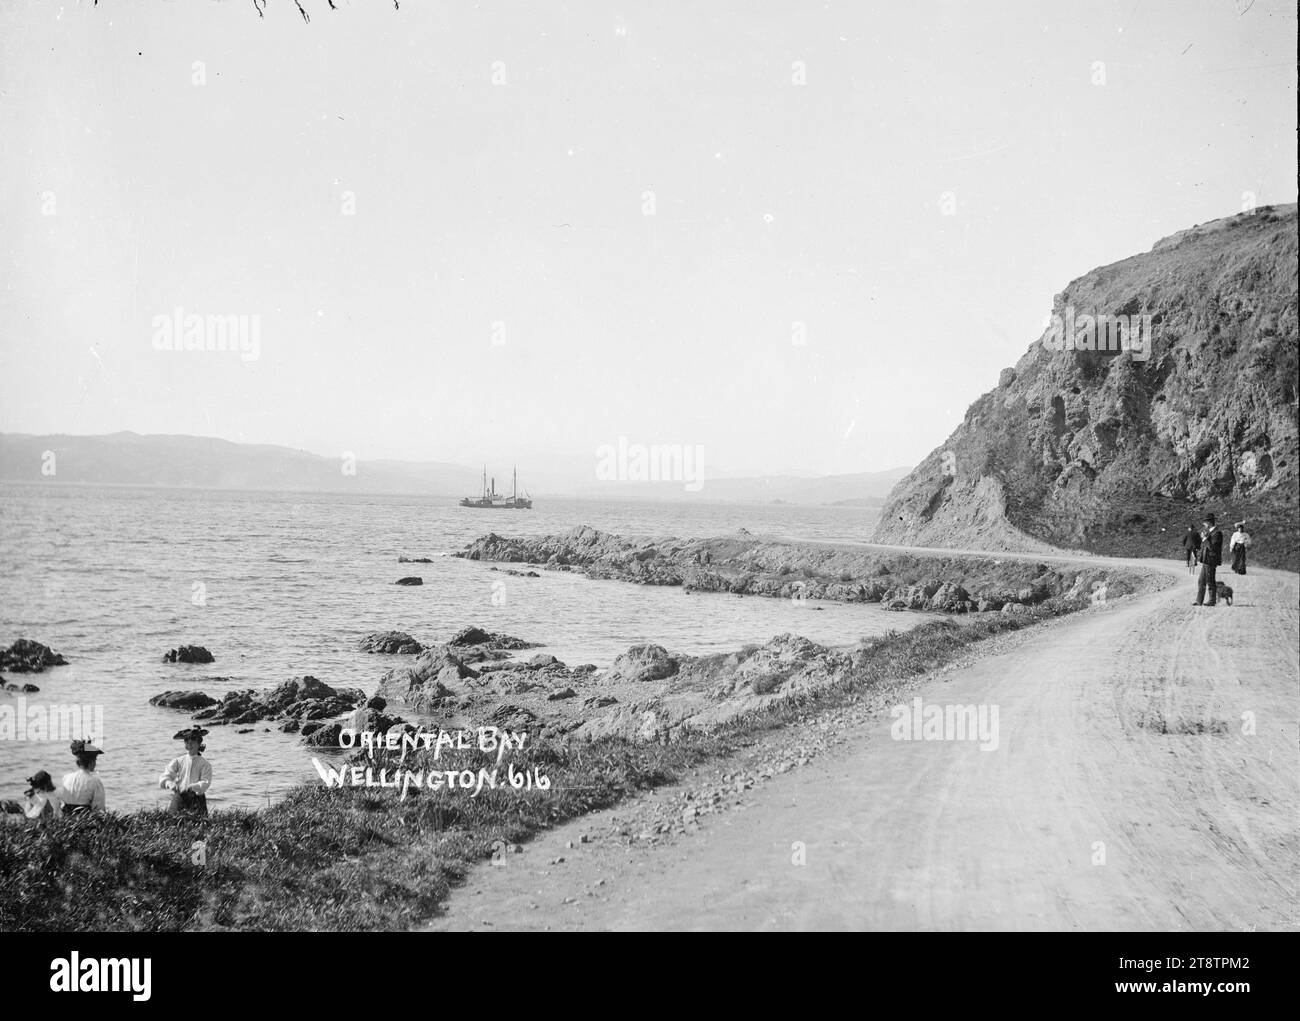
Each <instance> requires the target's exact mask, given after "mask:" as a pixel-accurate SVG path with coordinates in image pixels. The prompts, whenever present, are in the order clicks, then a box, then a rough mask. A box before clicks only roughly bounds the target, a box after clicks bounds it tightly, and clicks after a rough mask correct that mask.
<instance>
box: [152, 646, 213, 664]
mask: <svg viewBox="0 0 1300 1021" xmlns="http://www.w3.org/2000/svg"><path fill="white" fill-rule="evenodd" d="M163 662H164V663H211V662H213V658H212V653H210V652H208V650H207V649H205V648H204V647H203V646H202V645H182V646H181V647H180V648H179V649H172V650H171V651H170V652H165V653H163Z"/></svg>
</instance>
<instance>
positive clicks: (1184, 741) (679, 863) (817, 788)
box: [433, 558, 1300, 931]
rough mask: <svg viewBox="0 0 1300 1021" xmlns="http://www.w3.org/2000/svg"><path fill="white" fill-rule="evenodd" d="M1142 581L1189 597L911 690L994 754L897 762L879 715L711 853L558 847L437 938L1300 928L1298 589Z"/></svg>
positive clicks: (930, 746)
mask: <svg viewBox="0 0 1300 1021" xmlns="http://www.w3.org/2000/svg"><path fill="white" fill-rule="evenodd" d="M1101 559H1102V558H1094V559H1092V561H1091V562H1092V563H1097V562H1098V561H1099V560H1101ZM1124 563H1129V564H1134V565H1136V564H1145V565H1148V566H1151V567H1153V568H1155V569H1157V570H1160V571H1165V572H1169V573H1172V574H1175V575H1176V576H1177V577H1178V578H1179V581H1180V584H1176V585H1174V586H1173V587H1171V588H1168V589H1165V590H1163V591H1160V592H1157V593H1155V594H1152V595H1147V596H1143V597H1140V598H1134V599H1129V600H1120V601H1117V602H1115V603H1113V604H1111V605H1109V606H1106V607H1104V608H1101V609H1099V610H1090V611H1087V612H1085V613H1082V614H1077V615H1074V616H1072V617H1070V618H1066V619H1063V620H1060V621H1056V622H1053V623H1051V624H1048V625H1045V626H1043V627H1039V628H1033V629H1029V630H1028V631H1026V632H1020V633H1017V634H1016V635H1013V636H1010V637H1009V638H1007V639H1005V640H1003V639H998V640H995V641H996V644H991V647H990V650H989V651H990V654H989V655H985V656H982V657H977V658H974V659H973V660H972V661H970V662H967V663H964V664H962V665H961V666H960V667H959V668H958V669H950V670H948V671H945V672H943V673H941V674H938V675H934V676H931V677H927V678H923V679H921V681H920V683H919V684H917V685H915V686H913V687H912V688H911V689H910V690H909V691H908V692H907V699H906V701H907V702H908V703H910V702H911V699H912V698H913V697H915V696H919V697H920V698H921V699H922V700H923V704H924V705H929V704H932V703H933V704H938V705H940V706H949V705H961V706H975V707H983V708H984V711H985V713H986V716H985V721H986V723H987V722H990V721H991V719H992V710H993V709H994V708H996V710H997V723H998V731H997V747H996V748H995V749H990V750H981V747H980V745H979V743H978V742H977V741H972V740H897V739H894V738H893V737H892V736H891V725H893V724H894V723H895V720H894V719H893V718H891V715H890V713H889V712H888V711H885V712H875V713H873V714H872V715H871V716H870V718H867V719H864V720H861V721H860V722H859V723H858V724H857V725H856V727H855V729H854V732H853V733H852V735H851V736H852V740H850V741H847V742H845V743H844V744H843V745H841V746H840V748H839V750H838V751H835V752H832V753H830V754H827V755H824V756H821V757H820V758H818V759H816V760H814V761H813V762H812V763H810V764H809V765H807V766H805V767H803V768H801V769H797V770H794V771H792V772H789V773H785V774H784V775H779V776H776V777H774V778H773V779H772V780H771V781H769V782H767V783H765V784H763V785H762V786H760V787H758V788H755V789H754V790H750V791H747V792H746V793H745V804H744V806H743V807H742V808H739V809H737V810H736V811H731V812H727V813H725V814H723V815H720V816H717V817H710V818H709V819H708V820H707V821H706V822H705V823H704V824H703V825H702V826H700V827H699V828H698V831H696V832H690V833H687V834H685V835H683V836H680V837H677V838H675V839H672V840H668V841H666V842H662V843H655V844H650V843H648V842H636V841H634V842H632V843H630V844H629V843H628V842H627V841H626V839H624V840H618V839H613V838H610V837H609V836H603V838H602V839H597V840H595V841H594V842H592V843H582V842H581V841H580V835H582V834H593V833H594V834H601V835H604V834H608V833H609V832H610V824H611V820H613V819H616V818H618V817H622V816H626V815H627V814H628V810H627V809H620V810H612V811H610V812H605V813H598V814H597V815H595V816H588V817H586V818H584V819H580V820H577V821H575V822H573V823H570V824H567V825H565V826H563V827H560V828H557V829H556V830H554V831H551V832H550V833H548V834H546V835H544V836H542V837H541V838H539V839H538V840H536V841H534V842H533V843H531V844H529V845H527V849H526V851H525V852H524V853H523V854H519V855H514V856H509V857H507V859H506V860H505V861H503V862H501V863H496V864H491V865H485V866H483V867H482V868H480V869H478V870H477V871H476V872H475V873H474V874H473V875H471V877H470V879H469V881H468V883H467V885H466V886H465V887H464V888H462V889H460V890H457V891H456V892H454V893H453V895H452V897H451V900H450V903H449V906H448V912H447V914H446V915H445V916H444V917H443V918H441V919H439V920H438V921H437V922H436V923H435V924H434V925H433V928H435V929H469V930H474V929H477V930H483V929H487V928H489V927H491V928H495V929H502V928H531V929H616V930H621V929H687V930H689V929H734V930H749V929H877V930H879V929H885V930H909V929H944V930H947V929H1044V930H1071V929H1077V930H1195V931H1205V930H1239V929H1253V928H1258V929H1260V930H1265V929H1284V928H1290V929H1294V928H1297V927H1298V926H1300V908H1298V901H1297V880H1298V879H1300V745H1298V740H1300V648H1298V646H1300V638H1298V637H1297V636H1298V635H1300V610H1298V606H1300V578H1298V577H1297V575H1295V574H1287V573H1283V572H1276V571H1263V570H1261V571H1258V572H1254V571H1252V573H1251V574H1250V575H1249V576H1248V577H1246V578H1244V579H1241V578H1238V577H1237V576H1235V575H1232V574H1231V573H1230V572H1224V575H1225V576H1226V579H1227V580H1228V582H1229V584H1233V585H1235V586H1236V588H1237V589H1238V599H1237V602H1236V605H1234V606H1232V607H1227V606H1220V607H1216V608H1214V609H1210V608H1208V607H1206V608H1199V609H1196V608H1193V607H1192V606H1191V605H1190V603H1191V602H1192V595H1193V593H1192V588H1191V586H1190V585H1189V582H1188V578H1187V575H1186V572H1185V571H1180V569H1179V568H1178V567H1177V565H1171V564H1170V563H1169V562H1167V561H1163V562H1161V561H1141V562H1132V561H1128V562H1124ZM656 796H657V797H663V795H662V794H661V795H656ZM570 845H572V846H570ZM557 858H563V859H564V860H563V862H562V863H555V860H556V859H557Z"/></svg>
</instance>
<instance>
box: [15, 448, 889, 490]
mask: <svg viewBox="0 0 1300 1021" xmlns="http://www.w3.org/2000/svg"><path fill="white" fill-rule="evenodd" d="M909 470H910V469H908V468H894V469H891V470H889V471H883V472H859V473H856V474H850V475H826V476H820V477H817V476H814V477H807V478H804V477H799V476H794V475H773V476H755V477H751V478H726V479H708V478H706V479H705V482H704V485H703V487H702V488H701V489H700V490H699V491H698V492H688V491H686V490H685V489H684V487H683V485H682V483H680V482H596V481H594V480H593V481H591V482H582V483H576V484H573V483H570V484H566V483H565V481H564V480H563V479H561V478H559V477H554V478H550V479H546V478H543V479H541V480H531V479H529V477H528V476H526V475H525V474H524V473H521V478H520V481H521V483H524V484H526V485H527V488H528V489H529V490H530V491H532V492H534V494H536V492H538V491H542V492H544V493H549V494H550V495H568V496H579V497H588V498H592V499H601V498H606V499H628V500H632V499H641V500H690V501H696V500H700V501H724V502H736V503H774V502H778V501H779V502H782V503H792V504H804V505H808V504H833V503H835V504H845V505H849V506H866V507H879V506H880V505H881V504H882V503H883V501H884V498H885V497H886V496H887V495H888V494H889V491H890V489H892V488H893V486H894V483H895V482H897V481H898V480H899V479H901V478H903V477H904V476H905V475H907V473H908V471H909ZM0 480H3V481H6V482H56V483H82V484H84V483H97V484H109V485H134V486H165V487H181V488H195V489H255V490H282V491H288V492H312V491H315V492H360V493H392V494H397V493H404V494H411V495H417V496H454V497H461V496H467V495H470V494H476V493H478V492H479V490H480V489H481V488H482V475H481V470H480V469H475V468H470V467H466V466H463V465H458V464H445V463H441V462H432V461H428V462H426V461H385V460H376V461H360V460H357V461H353V460H349V459H346V458H345V457H343V456H339V457H322V456H320V455H319V454H313V453H310V452H309V451H306V450H295V449H293V448H291V447H279V446H270V445H266V444H249V443H233V442H231V441H229V440H220V439H213V438H211V437H204V436H164V435H150V436H142V435H140V434H139V433H133V432H119V433H110V434H108V435H105V436H68V435H63V434H56V435H48V436H34V435H31V434H27V433H0ZM503 486H504V487H506V488H508V486H509V479H508V477H505V476H498V477H497V488H498V489H501V488H503Z"/></svg>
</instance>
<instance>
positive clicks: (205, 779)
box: [158, 727, 212, 815]
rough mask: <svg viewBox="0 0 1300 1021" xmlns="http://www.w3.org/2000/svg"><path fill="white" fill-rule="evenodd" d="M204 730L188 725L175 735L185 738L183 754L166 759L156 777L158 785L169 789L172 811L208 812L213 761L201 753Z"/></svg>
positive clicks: (178, 737)
mask: <svg viewBox="0 0 1300 1021" xmlns="http://www.w3.org/2000/svg"><path fill="white" fill-rule="evenodd" d="M207 733H208V732H207V731H206V730H204V729H203V728H202V727H191V728H190V729H189V730H182V731H181V732H180V733H179V734H177V735H176V736H175V740H177V741H184V742H185V754H184V755H179V756H177V757H176V758H174V759H172V760H171V762H169V763H167V768H166V769H165V770H163V775H162V776H161V777H160V778H159V779H158V786H159V787H161V788H162V789H163V790H165V791H171V792H172V805H171V809H172V811H173V812H186V813H189V814H192V815H207V814H208V788H209V787H211V786H212V765H211V764H210V763H209V762H208V760H207V759H205V758H204V757H203V750H204V745H203V738H204V737H205V736H206V735H207Z"/></svg>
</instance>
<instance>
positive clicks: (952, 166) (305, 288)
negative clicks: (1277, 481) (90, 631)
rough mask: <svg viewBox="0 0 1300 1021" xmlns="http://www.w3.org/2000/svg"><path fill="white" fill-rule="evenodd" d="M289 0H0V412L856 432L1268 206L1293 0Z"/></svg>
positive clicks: (43, 418)
mask: <svg viewBox="0 0 1300 1021" xmlns="http://www.w3.org/2000/svg"><path fill="white" fill-rule="evenodd" d="M303 4H304V6H305V7H306V8H307V9H308V11H309V12H311V14H312V19H311V23H310V24H304V23H303V21H302V19H301V18H300V17H299V15H298V13H297V11H296V9H295V7H294V5H293V3H292V0H268V2H267V9H266V14H265V17H264V18H259V17H258V15H257V11H256V10H255V8H254V6H253V4H252V2H251V0H246V2H242V0H229V2H200V0H186V2H174V0H131V2H129V3H128V2H121V0H104V2H102V3H100V4H99V6H98V7H94V6H92V5H91V3H90V0H81V2H80V3H67V4H65V5H62V6H60V5H58V4H54V3H42V4H36V3H30V4H5V5H4V6H3V7H2V8H0V139H3V141H0V259H3V291H0V377H2V378H3V380H4V385H3V391H2V393H0V431H8V432H14V431H21V432H73V433H102V432H111V431H116V430H120V429H131V430H135V431H137V432H173V433H194V434H203V435H214V436H221V437H225V438H228V439H232V440H240V441H247V442H264V443H282V444H287V445H290V446H296V447H303V448H307V449H310V450H313V451H315V452H317V453H322V454H326V455H331V456H332V455H335V454H337V453H338V452H340V451H345V450H346V451H353V452H355V453H356V454H357V456H359V457H362V458H375V457H396V458H408V459H433V460H449V461H456V462H463V463H469V464H478V463H479V462H481V461H483V460H490V461H493V462H494V463H495V464H497V465H505V464H507V463H508V462H509V461H512V460H518V462H519V463H520V465H521V467H523V466H526V465H528V464H534V465H537V466H539V467H540V466H546V467H547V468H551V467H554V466H556V465H561V464H573V465H576V466H582V465H586V464H591V463H592V461H593V457H594V450H595V447H596V446H597V445H600V444H607V443H608V444H613V443H617V442H618V439H619V437H626V438H627V440H628V441H629V442H631V443H646V444H650V443H682V444H688V445H692V446H694V445H702V446H703V447H704V448H705V453H706V461H707V463H708V464H709V465H710V466H712V468H713V470H715V471H716V470H730V471H747V470H749V471H780V470H784V469H799V470H803V471H809V472H850V471H867V470H879V469H884V468H888V467H891V466H894V465H899V464H912V463H915V462H916V461H918V460H920V459H921V458H922V457H923V456H924V455H925V454H926V453H927V452H928V451H929V450H930V449H932V448H933V447H934V446H936V445H937V444H939V443H940V442H942V441H943V439H944V437H945V436H947V434H948V433H949V432H950V431H951V429H952V428H953V426H954V425H956V423H957V422H958V420H959V419H960V417H961V416H962V415H963V414H964V412H965V410H966V407H967V405H968V404H969V403H970V402H971V401H972V400H974V399H975V398H976V397H977V396H978V395H979V394H980V393H982V392H984V391H985V390H987V389H989V388H991V387H992V386H993V385H995V384H996V381H997V374H998V370H999V369H1001V368H1002V367H1003V366H1006V365H1010V364H1013V363H1014V362H1015V361H1016V360H1017V359H1018V358H1019V357H1020V356H1021V354H1022V353H1023V352H1024V350H1025V348H1026V347H1027V346H1028V345H1029V344H1030V343H1031V342H1032V341H1033V340H1034V339H1035V338H1036V337H1037V336H1038V334H1039V332H1040V330H1041V327H1042V324H1043V319H1044V316H1045V314H1046V313H1047V312H1048V311H1049V309H1050V306H1051V300H1052V296H1053V294H1054V293H1056V292H1057V291H1059V290H1061V289H1062V288H1063V287H1064V286H1065V284H1067V283H1068V282H1069V281H1070V280H1072V279H1074V278H1075V277H1077V276H1080V275H1081V274H1083V273H1085V272H1087V271H1088V270H1089V269H1091V268H1093V267H1094V266H1097V265H1100V264H1104V263H1107V262H1111V261H1114V260H1116V259H1119V258H1123V257H1125V256H1128V255H1131V254H1134V253H1136V252H1138V251H1144V250H1146V249H1148V248H1149V247H1150V246H1151V244H1152V243H1153V242H1154V241H1155V240H1156V239H1158V238H1160V237H1163V236H1165V235H1168V234H1170V233H1173V232H1174V231H1176V230H1180V229H1182V228H1184V227H1188V226H1190V225H1192V224H1193V223H1198V222H1204V221H1206V220H1210V219H1214V218H1217V217H1220V216H1226V215H1231V214H1233V213H1236V212H1238V211H1240V210H1241V208H1242V203H1243V193H1247V192H1251V193H1254V195H1255V196H1256V197H1257V201H1258V202H1259V203H1261V204H1262V203H1273V202H1292V201H1295V181H1296V163H1295V150H1296V120H1295V109H1296V94H1295V62H1296V52H1295V37H1296V15H1295V6H1294V3H1293V2H1291V0H1256V2H1255V3H1254V4H1253V5H1250V0H1214V2H1209V0H1167V2H1156V0H1123V2H1118V3H1107V2H1082V3H1078V2H1071V3H1068V4H1067V3H1061V2H1057V0H1052V2H1042V3H1012V2H996V3H972V2H969V0H959V2H953V3H889V4H867V3H862V2H857V3H849V2H845V3H833V4H832V3H827V4H814V3H793V2H792V3H770V2H763V3H755V2H746V3H742V2H729V3H721V2H711V0H695V2H693V3H680V2H673V3H663V2H654V3H649V2H643V3H638V4H622V5H611V4H607V3H599V2H591V3H580V2H568V3H563V4H560V3H545V4H544V3H535V2H534V3H482V4H477V5H474V6H473V7H471V6H470V5H469V4H465V3H453V2H439V3H433V2H426V0H406V2H405V3H403V4H402V6H401V10H400V11H395V10H394V9H393V7H392V4H391V3H385V2H380V0H375V2H364V3H363V2H361V0H351V2H348V0H339V10H337V11H330V10H329V9H328V7H327V5H326V4H325V3H324V2H323V0H303ZM619 7H621V8H622V10H619V9H618V8H619ZM1247 8H1248V9H1247ZM1243 11H1244V13H1242V12H1243ZM1099 62H1100V63H1099ZM1102 65H1104V66H1102ZM648 192H649V193H653V194H652V196H647V194H646V193H648ZM945 193H948V194H947V195H945ZM648 213H649V214H651V215H647V214H648ZM949 214H950V215H949ZM177 307H180V308H181V309H183V311H184V313H186V314H198V315H209V314H211V315H239V314H244V315H249V316H253V315H255V316H258V317H259V326H260V349H259V351H258V357H257V358H256V359H255V360H252V359H249V360H244V359H242V358H241V357H240V356H239V354H238V353H232V352H219V351H179V352H174V351H159V350H156V349H155V344H154V339H155V338H154V334H155V323H154V317H155V316H159V315H163V316H167V317H170V316H172V314H173V310H174V309H176V308H177ZM494 324H496V325H495V326H494ZM795 324H803V325H802V327H799V326H796V325H795ZM801 331H802V332H801ZM800 340H802V341H803V343H799V342H798V341H800ZM503 470H505V469H504V468H503V467H502V468H498V474H500V473H501V471H503Z"/></svg>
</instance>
